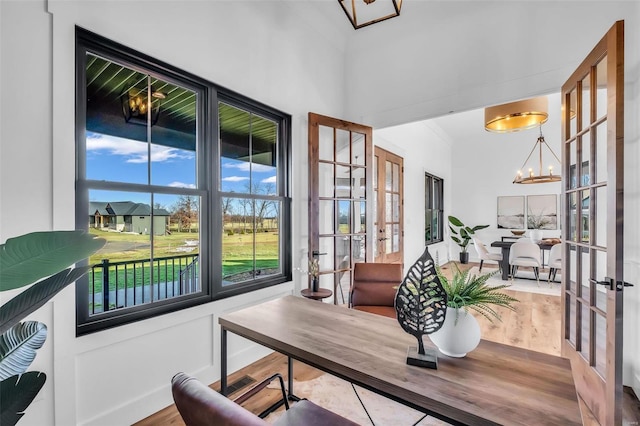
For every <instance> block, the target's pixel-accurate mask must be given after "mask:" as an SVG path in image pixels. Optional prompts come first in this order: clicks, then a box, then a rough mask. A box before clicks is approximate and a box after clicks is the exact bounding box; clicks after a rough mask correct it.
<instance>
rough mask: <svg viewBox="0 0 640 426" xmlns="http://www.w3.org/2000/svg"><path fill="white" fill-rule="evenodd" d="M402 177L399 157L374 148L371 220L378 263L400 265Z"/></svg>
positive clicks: (374, 253) (401, 160)
mask: <svg viewBox="0 0 640 426" xmlns="http://www.w3.org/2000/svg"><path fill="white" fill-rule="evenodd" d="M403 175H404V166H403V159H402V157H400V156H398V155H395V154H393V153H391V152H389V151H386V150H384V149H382V148H378V147H376V148H375V154H374V158H373V186H374V188H373V192H374V198H375V200H374V203H373V205H374V208H375V211H374V212H373V217H374V220H375V224H374V230H375V233H376V235H375V237H374V239H375V241H374V245H373V250H374V252H373V257H374V261H375V262H377V263H402V261H403V256H404V248H403V247H404V226H403V216H404V209H403V207H404V200H403Z"/></svg>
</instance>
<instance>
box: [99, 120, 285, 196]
mask: <svg viewBox="0 0 640 426" xmlns="http://www.w3.org/2000/svg"><path fill="white" fill-rule="evenodd" d="M148 158H149V156H148V149H147V144H146V143H145V142H139V141H134V140H130V139H124V138H118V137H114V136H109V135H102V134H98V133H93V132H87V179H92V180H106V181H116V182H130V183H141V184H146V183H147V180H148V177H147V176H148V174H147V172H148V169H147V167H148V164H149V162H148ZM150 163H151V183H152V184H154V185H163V186H170V187H180V188H195V185H196V156H195V153H194V152H193V151H188V150H182V149H178V148H172V147H167V146H163V145H151V162H150ZM221 165H222V167H221V185H222V188H221V189H222V190H223V191H229V192H231V191H233V192H238V193H247V192H248V190H247V189H248V185H249V182H250V176H251V174H253V182H254V185H256V183H257V184H259V185H260V188H261V190H262V191H266V190H269V192H273V190H274V189H273V188H275V183H276V168H275V167H270V166H265V165H262V164H257V163H254V164H251V163H249V162H246V161H238V160H232V159H227V158H223V159H222V162H221ZM119 197H126V198H122V199H120V198H119ZM176 198H177V197H176V196H165V195H158V196H157V197H156V198H155V199H154V202H155V203H160V204H162V205H164V206H165V207H170V206H171V205H172V204H173V203H174V202H175V200H176ZM90 200H91V201H134V202H144V203H149V202H150V201H149V196H148V194H136V193H113V192H108V191H96V190H94V191H91V193H90Z"/></svg>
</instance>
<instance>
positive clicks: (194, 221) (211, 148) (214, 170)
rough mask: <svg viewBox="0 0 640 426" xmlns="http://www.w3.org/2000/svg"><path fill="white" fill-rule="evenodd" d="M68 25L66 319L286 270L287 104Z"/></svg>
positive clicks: (128, 318) (248, 287) (84, 327)
mask: <svg viewBox="0 0 640 426" xmlns="http://www.w3.org/2000/svg"><path fill="white" fill-rule="evenodd" d="M76 36H77V49H76V51H77V56H76V64H77V67H76V72H77V78H76V81H77V88H76V123H77V125H76V144H77V149H76V152H77V158H76V160H77V168H76V169H77V175H76V224H77V225H76V227H77V228H79V229H88V230H89V232H91V233H93V234H95V235H97V236H100V237H102V238H105V239H106V240H107V244H106V246H105V247H104V248H103V249H101V250H100V251H99V252H98V253H96V254H94V255H93V256H91V258H89V259H88V266H89V268H90V269H89V273H88V274H87V275H86V277H84V278H83V279H82V280H80V281H78V283H77V291H76V294H77V300H76V310H77V319H78V329H77V333H78V334H85V333H90V332H94V331H98V330H101V329H104V328H108V327H113V326H117V325H120V324H124V323H129V322H132V321H137V320H140V319H144V318H149V317H152V316H155V315H159V314H163V313H167V312H171V311H175V310H178V309H183V308H185V307H189V306H194V305H197V304H201V303H206V302H209V301H212V300H216V299H220V298H223V297H229V296H233V295H238V294H242V293H245V292H249V291H253V290H256V289H259V288H263V287H266V286H269V285H274V284H278V283H282V282H286V281H289V280H290V279H291V265H290V261H289V260H288V259H290V253H289V247H290V232H289V229H290V226H289V218H290V212H289V210H290V201H289V195H288V191H289V190H288V187H287V182H288V158H289V151H290V141H289V135H290V129H289V127H290V116H288V115H287V114H284V113H282V112H279V111H277V110H275V109H273V108H270V107H268V106H265V105H262V104H260V103H258V102H256V101H253V100H251V99H248V98H246V97H243V96H241V95H238V94H236V93H234V92H231V91H228V90H226V89H224V88H220V87H218V86H216V85H214V84H212V83H210V82H208V81H206V80H203V79H201V78H198V77H196V76H193V75H190V74H188V73H185V72H183V71H181V70H178V69H176V68H174V67H172V66H170V65H168V64H164V63H161V62H160V61H157V60H155V59H153V58H150V57H148V56H146V55H143V54H141V53H139V52H135V51H133V50H131V49H128V48H126V47H124V46H121V45H119V44H116V43H113V42H111V41H109V40H106V39H104V38H102V37H100V36H97V35H95V34H93V33H90V32H88V31H85V30H82V29H79V28H78V29H77V31H76Z"/></svg>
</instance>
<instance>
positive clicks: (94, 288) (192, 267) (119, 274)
mask: <svg viewBox="0 0 640 426" xmlns="http://www.w3.org/2000/svg"><path fill="white" fill-rule="evenodd" d="M198 264H199V262H198V255H197V254H188V255H180V256H170V257H156V258H153V262H152V261H151V259H139V260H128V261H122V262H110V261H109V259H103V260H102V262H101V263H97V264H94V265H92V266H91V270H90V272H89V301H88V302H89V313H90V315H93V314H98V313H103V312H107V311H111V310H114V309H119V308H124V307H130V306H136V305H142V304H146V303H151V302H154V301H158V300H164V299H169V298H172V297H177V296H182V295H186V294H192V293H196V292H199V291H200V290H201V285H200V280H199V267H198Z"/></svg>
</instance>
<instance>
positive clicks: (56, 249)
mask: <svg viewBox="0 0 640 426" xmlns="http://www.w3.org/2000/svg"><path fill="white" fill-rule="evenodd" d="M105 243H106V240H104V239H102V238H96V237H94V236H93V235H91V234H87V233H86V232H84V231H54V232H33V233H30V234H25V235H22V236H19V237H15V238H9V239H8V240H7V241H6V242H5V244H2V245H0V291H5V290H11V289H14V288H20V287H23V286H25V285H28V284H31V283H33V282H35V281H38V280H39V279H41V278H43V277H47V276H49V275H52V274H55V273H57V272H59V271H60V270H61V269H63V268H66V267H68V266H69V265H72V264H74V263H76V262H78V261H80V260H83V259H86V258H87V257H88V256H89V255H91V254H92V253H94V252H95V251H97V250H99V249H100V248H101V247H102V246H104V244H105Z"/></svg>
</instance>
